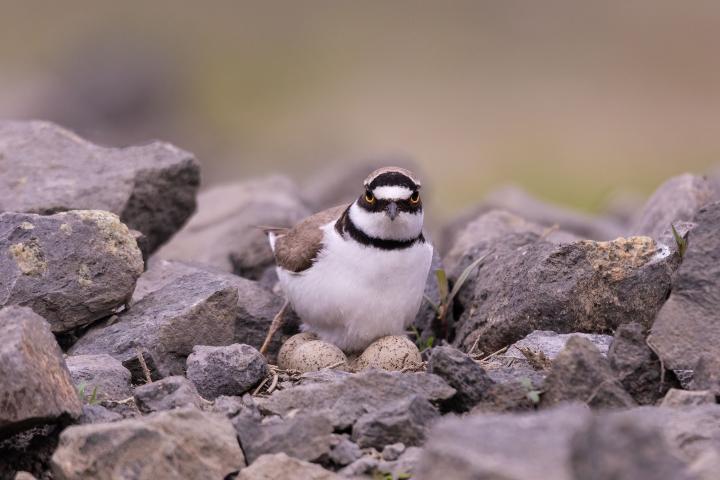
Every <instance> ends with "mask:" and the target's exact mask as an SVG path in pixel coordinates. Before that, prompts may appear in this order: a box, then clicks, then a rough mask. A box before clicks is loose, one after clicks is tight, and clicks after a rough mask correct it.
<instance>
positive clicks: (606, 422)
mask: <svg viewBox="0 0 720 480" xmlns="http://www.w3.org/2000/svg"><path fill="white" fill-rule="evenodd" d="M571 445H572V447H571V449H572V453H571V460H570V461H571V464H572V470H573V473H574V475H575V478H578V479H581V478H582V479H598V480H600V479H606V478H612V479H617V480H670V479H672V480H691V479H693V478H695V477H694V476H692V475H690V473H689V472H688V469H687V465H686V464H685V463H684V462H683V461H681V460H680V459H679V458H677V457H676V456H675V455H674V452H673V451H672V448H671V446H670V445H669V443H668V442H667V441H666V439H665V438H664V437H663V435H662V430H661V428H660V427H659V426H657V425H648V424H646V423H645V422H641V421H638V418H636V417H635V416H630V415H622V416H619V415H607V416H603V417H595V418H592V419H591V420H590V421H589V422H588V424H587V425H585V426H584V427H583V428H581V429H580V430H578V431H577V432H576V433H575V435H574V436H573V439H572V441H571Z"/></svg>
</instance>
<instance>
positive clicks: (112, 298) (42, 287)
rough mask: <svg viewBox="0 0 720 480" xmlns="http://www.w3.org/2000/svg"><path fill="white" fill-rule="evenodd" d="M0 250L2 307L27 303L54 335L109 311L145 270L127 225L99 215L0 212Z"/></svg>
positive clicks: (86, 212)
mask: <svg viewBox="0 0 720 480" xmlns="http://www.w3.org/2000/svg"><path fill="white" fill-rule="evenodd" d="M0 148H1V147H0ZM0 161H1V160H0ZM0 251H1V252H3V254H2V255H0V306H3V305H25V306H28V307H30V308H32V309H33V310H34V311H35V312H36V313H37V314H39V315H41V316H42V317H43V318H45V319H46V320H47V321H48V322H50V326H51V328H52V330H53V332H64V331H67V330H70V329H72V328H74V327H77V326H80V325H85V324H88V323H90V322H93V321H95V320H97V319H99V318H103V317H106V316H108V315H111V314H112V313H114V312H115V311H116V310H117V309H119V308H120V307H122V306H123V305H124V304H125V303H126V302H127V301H128V300H129V299H130V296H131V295H132V291H133V288H134V287H135V281H136V280H137V278H138V277H139V276H140V274H141V273H142V271H143V260H142V254H141V253H140V250H139V249H138V246H137V243H136V241H135V238H134V237H133V236H132V234H131V232H130V231H129V230H128V228H127V227H126V226H125V225H123V224H122V223H120V220H119V219H118V217H117V216H115V215H114V214H112V213H108V212H102V211H97V210H82V211H81V210H77V211H72V212H64V213H57V214H55V215H48V216H41V215H33V214H24V213H0Z"/></svg>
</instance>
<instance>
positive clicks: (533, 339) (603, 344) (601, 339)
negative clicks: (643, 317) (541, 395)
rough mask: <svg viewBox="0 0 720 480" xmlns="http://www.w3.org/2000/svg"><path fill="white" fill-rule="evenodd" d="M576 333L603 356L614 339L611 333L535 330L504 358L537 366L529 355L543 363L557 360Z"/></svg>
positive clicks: (515, 344) (506, 353) (514, 364)
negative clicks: (588, 341)
mask: <svg viewBox="0 0 720 480" xmlns="http://www.w3.org/2000/svg"><path fill="white" fill-rule="evenodd" d="M574 335H577V336H579V337H583V338H586V339H588V340H590V341H591V342H592V344H593V345H595V346H596V347H597V349H598V350H599V351H600V353H601V354H602V355H603V356H606V355H607V352H608V349H609V348H610V344H611V343H612V340H613V337H612V336H610V335H602V334H597V333H555V332H552V331H549V330H535V331H534V332H532V333H530V335H528V336H526V337H525V338H523V339H521V340H518V341H517V342H515V343H513V344H512V345H511V346H510V348H508V349H507V351H506V352H505V353H503V358H505V359H508V358H511V359H515V360H513V362H512V364H513V366H516V367H517V366H518V364H528V365H529V366H533V367H537V365H532V363H533V362H531V361H530V359H528V356H531V357H534V358H535V359H536V360H537V363H541V362H542V361H543V360H545V361H548V362H549V361H552V360H555V357H557V355H558V354H559V353H560V352H561V351H562V349H563V348H565V345H566V344H567V341H568V340H569V339H570V337H572V336H574Z"/></svg>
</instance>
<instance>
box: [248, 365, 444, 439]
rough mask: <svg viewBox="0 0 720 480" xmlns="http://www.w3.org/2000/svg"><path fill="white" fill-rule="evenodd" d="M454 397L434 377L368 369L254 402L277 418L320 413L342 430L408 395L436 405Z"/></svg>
mask: <svg viewBox="0 0 720 480" xmlns="http://www.w3.org/2000/svg"><path fill="white" fill-rule="evenodd" d="M454 394H455V390H454V389H453V388H451V387H450V386H448V384H447V383H445V381H443V380H442V379H441V378H440V377H438V376H436V375H432V374H427V373H403V374H401V373H397V372H381V371H377V370H368V371H366V372H362V373H357V374H354V375H347V374H346V375H344V376H342V377H340V378H338V379H336V380H332V381H328V382H318V383H309V384H306V385H300V386H297V387H294V388H290V389H288V390H281V391H278V392H274V393H273V394H272V396H271V397H270V398H267V399H262V400H259V402H258V403H259V407H260V409H261V410H262V411H264V412H265V413H270V414H275V415H281V416H286V415H288V414H289V413H290V412H291V411H293V410H299V411H301V412H316V413H323V414H325V415H327V416H328V417H329V418H330V419H331V421H332V423H333V426H335V427H336V428H340V429H342V428H347V427H349V426H351V425H352V424H353V423H355V421H356V420H357V419H358V418H360V417H361V416H362V415H364V414H365V413H368V412H372V411H377V410H380V409H382V408H384V407H385V406H387V405H388V403H390V402H393V401H397V400H400V399H403V398H406V397H409V396H412V395H419V396H421V397H423V398H425V399H427V400H429V401H431V402H439V401H443V400H447V399H448V398H450V397H452V396H453V395H454Z"/></svg>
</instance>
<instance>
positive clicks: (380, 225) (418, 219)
mask: <svg viewBox="0 0 720 480" xmlns="http://www.w3.org/2000/svg"><path fill="white" fill-rule="evenodd" d="M396 198H397V197H396ZM349 214H350V220H351V221H352V222H353V223H354V224H355V226H356V227H357V228H358V229H359V230H361V231H362V232H363V233H364V234H366V235H367V236H369V237H371V238H378V239H381V240H412V239H414V238H417V237H418V236H419V235H420V233H421V232H422V226H423V212H422V210H421V211H420V212H419V213H408V212H400V214H399V215H398V216H397V217H396V218H395V220H390V217H388V215H387V214H386V213H385V212H368V211H367V210H365V209H364V208H362V207H360V206H359V205H358V204H357V202H355V203H353V204H352V206H351V207H350V212H349Z"/></svg>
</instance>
